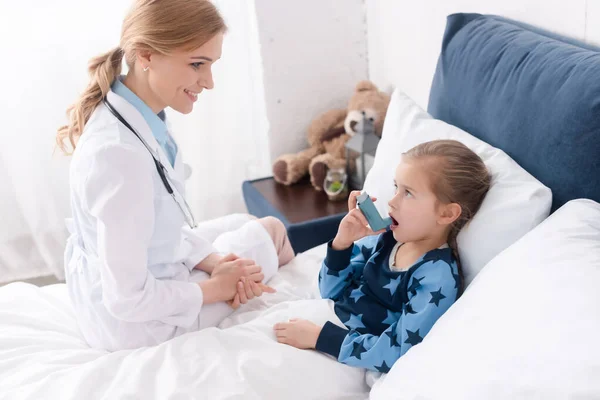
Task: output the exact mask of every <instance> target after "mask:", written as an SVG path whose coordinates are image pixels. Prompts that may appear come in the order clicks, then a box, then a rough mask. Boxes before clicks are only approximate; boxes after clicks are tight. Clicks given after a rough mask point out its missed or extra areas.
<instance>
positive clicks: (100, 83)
mask: <svg viewBox="0 0 600 400" xmlns="http://www.w3.org/2000/svg"><path fill="white" fill-rule="evenodd" d="M122 61H123V50H122V49H121V48H120V47H117V48H115V49H113V50H111V51H109V52H108V53H105V54H102V55H100V56H97V57H94V58H92V59H91V60H90V61H89V63H88V73H89V76H90V83H89V84H88V86H87V88H86V89H85V91H84V92H83V93H82V94H81V96H80V97H79V99H78V100H77V101H76V102H75V103H73V104H72V105H71V106H69V108H67V118H68V119H69V122H68V124H67V125H65V126H62V127H60V128H59V129H58V134H57V135H56V144H57V145H58V147H60V149H61V150H62V151H63V152H64V153H65V154H69V153H70V151H69V148H68V146H67V145H66V144H65V140H66V139H68V140H69V144H70V147H71V151H72V150H75V147H76V143H77V140H78V139H79V136H81V133H82V132H83V127H84V126H85V124H86V123H87V121H88V120H89V119H90V116H91V115H92V113H93V112H94V110H95V109H96V107H97V106H98V104H100V102H101V101H102V99H103V98H104V96H106V94H107V93H108V91H109V90H110V86H111V85H112V83H113V81H114V80H115V78H116V77H118V76H119V75H120V74H121V63H122Z"/></svg>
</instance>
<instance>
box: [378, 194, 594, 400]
mask: <svg viewBox="0 0 600 400" xmlns="http://www.w3.org/2000/svg"><path fill="white" fill-rule="evenodd" d="M599 286H600V204H599V203H596V202H594V201H592V200H584V199H579V200H573V201H570V202H569V203H567V204H565V205H564V206H563V207H562V208H560V209H559V210H558V211H556V212H555V213H554V214H552V215H551V216H550V217H549V218H548V219H547V220H545V221H544V222H542V223H541V224H540V225H539V226H538V227H537V228H535V229H534V230H533V231H531V232H529V233H528V234H527V235H525V236H524V237H523V238H522V239H521V240H519V241H518V242H517V243H515V244H514V245H512V246H511V247H509V248H508V249H507V250H506V251H504V252H502V253H501V254H500V255H499V256H498V257H496V258H494V260H492V262H490V263H489V264H488V265H487V266H486V267H485V269H484V270H483V272H482V273H481V274H479V276H477V278H476V279H475V280H474V281H473V283H472V284H471V286H470V287H469V290H467V291H466V292H465V293H464V295H463V296H462V297H461V298H460V299H458V301H457V302H456V303H455V304H454V305H453V306H452V307H451V308H450V309H449V310H448V311H447V312H446V313H445V314H444V315H443V316H442V317H441V318H440V319H439V320H438V322H437V323H436V324H435V325H434V326H433V328H432V329H431V331H430V332H429V334H428V335H427V336H426V337H425V338H424V340H423V342H422V343H421V344H419V345H418V346H415V347H413V348H412V349H410V350H409V351H408V352H407V353H406V354H405V355H404V356H403V357H402V358H400V360H398V361H397V362H396V364H394V366H393V367H392V369H391V371H390V372H389V373H388V374H387V376H386V375H383V376H382V378H381V379H380V380H379V381H378V382H377V383H375V385H374V387H373V390H372V392H371V399H374V400H379V399H386V400H388V399H430V400H437V399H444V400H447V399H460V400H469V399H474V400H475V399H477V400H479V399H486V400H494V399H503V400H504V399H544V400H551V399H600V344H599V343H598V333H599V332H600V290H598V287H599Z"/></svg>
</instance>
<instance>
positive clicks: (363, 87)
mask: <svg viewBox="0 0 600 400" xmlns="http://www.w3.org/2000/svg"><path fill="white" fill-rule="evenodd" d="M355 90H356V91H357V92H365V91H367V90H377V86H375V84H374V83H373V82H371V81H360V82H358V83H357V84H356V89H355Z"/></svg>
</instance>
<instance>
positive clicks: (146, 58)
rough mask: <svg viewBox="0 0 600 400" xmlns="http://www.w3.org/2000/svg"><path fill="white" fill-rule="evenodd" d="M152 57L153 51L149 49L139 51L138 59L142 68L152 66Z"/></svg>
mask: <svg viewBox="0 0 600 400" xmlns="http://www.w3.org/2000/svg"><path fill="white" fill-rule="evenodd" d="M151 57H152V53H150V51H149V50H139V51H138V52H137V61H138V63H139V64H140V65H141V66H142V68H145V67H148V66H150V59H151Z"/></svg>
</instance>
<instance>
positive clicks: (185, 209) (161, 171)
mask: <svg viewBox="0 0 600 400" xmlns="http://www.w3.org/2000/svg"><path fill="white" fill-rule="evenodd" d="M102 101H103V102H104V105H105V106H106V108H108V111H110V112H111V114H112V115H114V116H115V117H116V118H117V119H118V120H119V121H120V122H121V123H122V124H123V125H125V127H126V128H127V129H129V130H130V131H131V132H132V133H133V134H134V135H135V136H136V137H137V138H138V139H139V140H140V142H142V144H143V145H144V147H146V150H148V152H149V153H150V155H151V156H152V159H153V160H154V165H155V166H156V171H157V172H158V175H160V179H161V180H162V182H163V185H164V186H165V189H167V192H169V194H170V195H171V197H172V198H173V200H174V201H175V203H176V204H177V206H178V207H179V209H180V210H181V212H182V213H183V216H184V217H185V220H186V222H187V224H188V225H189V226H190V228H192V229H193V228H195V227H196V226H198V224H196V220H195V219H194V215H193V214H192V210H191V209H190V206H189V205H188V203H187V201H185V198H184V197H183V196H182V195H181V193H179V191H177V189H173V187H172V186H171V184H170V183H169V179H168V178H167V173H166V168H165V166H164V165H163V164H162V163H161V162H160V160H159V159H158V157H157V156H156V154H155V152H154V151H153V150H152V148H151V147H150V145H148V143H146V141H145V140H144V138H142V137H141V136H140V134H139V133H137V132H136V131H135V129H133V127H132V126H131V125H129V123H128V122H127V121H126V120H125V118H123V116H122V115H121V114H119V112H118V111H117V110H115V108H114V107H113V106H112V104H110V103H109V101H108V99H106V97H105V98H104V99H102ZM178 197H179V199H181V200H179V199H178Z"/></svg>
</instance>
